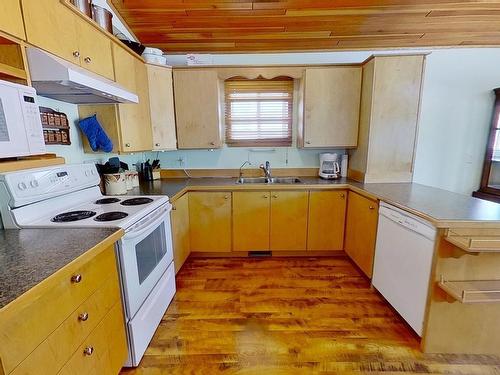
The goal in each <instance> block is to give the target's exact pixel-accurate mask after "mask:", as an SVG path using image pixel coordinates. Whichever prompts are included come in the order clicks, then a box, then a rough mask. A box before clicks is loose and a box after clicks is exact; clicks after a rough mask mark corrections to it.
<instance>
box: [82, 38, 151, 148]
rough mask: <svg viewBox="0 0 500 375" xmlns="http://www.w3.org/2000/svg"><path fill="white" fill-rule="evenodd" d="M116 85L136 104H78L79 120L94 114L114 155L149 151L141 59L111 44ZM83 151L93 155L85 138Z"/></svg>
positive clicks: (146, 93) (145, 76)
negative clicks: (108, 140)
mask: <svg viewBox="0 0 500 375" xmlns="http://www.w3.org/2000/svg"><path fill="white" fill-rule="evenodd" d="M113 56H114V62H115V74H116V82H117V83H118V84H119V85H121V86H122V87H124V88H126V89H127V90H129V91H131V92H134V93H136V94H137V96H138V97H139V103H130V104H110V105H80V106H78V112H79V116H80V118H85V117H88V116H92V115H94V114H96V115H97V119H98V120H99V123H100V124H101V125H102V127H103V128H104V130H105V131H106V133H107V134H108V136H109V137H110V138H111V140H112V141H113V152H119V153H130V152H139V151H151V150H152V148H153V136H152V131H151V115H150V107H149V88H148V73H147V70H146V65H145V64H144V63H143V62H142V60H140V59H138V58H136V57H135V56H133V55H132V54H131V53H129V52H128V51H127V50H125V49H124V48H122V47H121V46H119V45H117V44H115V43H113ZM83 146H84V150H85V152H90V153H92V152H93V151H92V149H91V148H90V146H89V144H88V142H87V140H86V139H84V142H83Z"/></svg>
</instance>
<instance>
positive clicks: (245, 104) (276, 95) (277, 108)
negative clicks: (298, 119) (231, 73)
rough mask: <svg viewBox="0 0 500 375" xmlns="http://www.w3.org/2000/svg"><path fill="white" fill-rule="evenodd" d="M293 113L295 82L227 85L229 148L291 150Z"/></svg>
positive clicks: (277, 80)
mask: <svg viewBox="0 0 500 375" xmlns="http://www.w3.org/2000/svg"><path fill="white" fill-rule="evenodd" d="M292 112H293V79H292V78H289V77H277V78H273V79H264V78H257V79H245V78H231V79H228V80H226V81H225V122H226V143H227V144H228V145H229V146H233V147H246V146H264V147H266V146H271V147H272V146H291V145H292Z"/></svg>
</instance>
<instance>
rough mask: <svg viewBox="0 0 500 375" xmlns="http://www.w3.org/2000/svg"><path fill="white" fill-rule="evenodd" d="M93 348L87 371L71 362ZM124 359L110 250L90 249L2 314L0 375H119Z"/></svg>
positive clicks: (85, 366) (116, 281)
mask: <svg viewBox="0 0 500 375" xmlns="http://www.w3.org/2000/svg"><path fill="white" fill-rule="evenodd" d="M77 275H79V278H78V279H75V277H76V276H77ZM75 280H79V281H75ZM100 327H104V328H100ZM91 346H92V347H93V348H94V350H93V353H92V354H91V355H86V358H85V359H88V362H92V365H90V367H89V365H88V364H86V363H85V364H84V363H80V362H75V361H74V360H73V358H74V357H75V356H81V355H82V354H83V349H84V347H85V348H86V347H91ZM87 357H88V358H87ZM126 358H127V341H126V337H125V324H124V321H123V311H122V304H121V296H120V285H119V277H118V270H117V266H116V257H115V249H114V245H111V246H108V247H106V248H104V249H92V250H89V252H87V253H85V254H83V255H82V256H81V257H80V258H78V259H76V260H75V261H73V262H72V263H70V264H69V265H67V266H66V267H64V268H62V269H61V270H59V271H57V272H56V273H55V274H53V275H51V276H50V277H48V278H47V279H46V280H44V281H42V282H41V283H40V284H38V285H36V286H35V287H33V288H32V289H30V290H29V291H27V292H26V293H25V294H23V295H21V296H20V297H19V298H17V299H16V300H14V301H13V302H11V303H10V304H8V305H7V306H5V307H3V308H2V309H0V374H2V375H3V374H5V375H7V374H15V375H21V374H26V375H27V374H37V373H43V374H57V373H59V372H60V371H61V370H62V369H63V368H67V369H68V371H65V372H64V371H63V372H64V373H68V374H69V373H71V374H117V373H118V372H119V371H120V369H121V367H122V365H123V364H124V363H125V360H126ZM68 366H70V367H68ZM2 371H3V372H2Z"/></svg>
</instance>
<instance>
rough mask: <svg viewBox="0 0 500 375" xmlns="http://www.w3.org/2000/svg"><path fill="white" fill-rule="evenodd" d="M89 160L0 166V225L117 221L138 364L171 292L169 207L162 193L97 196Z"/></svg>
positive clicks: (113, 224)
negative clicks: (30, 166) (19, 167)
mask: <svg viewBox="0 0 500 375" xmlns="http://www.w3.org/2000/svg"><path fill="white" fill-rule="evenodd" d="M99 181H100V178H99V175H98V173H97V169H96V167H95V165H93V164H74V165H61V166H54V167H47V168H37V169H28V170H23V171H16V172H10V173H4V174H0V213H1V218H2V223H3V226H4V227H5V228H6V229H22V228H99V227H107V228H122V229H124V230H125V235H124V236H123V237H122V238H121V239H120V241H119V242H118V243H117V245H116V252H117V257H118V259H119V266H120V267H119V268H120V280H121V287H122V297H123V302H124V307H125V315H126V316H125V318H126V324H127V333H128V335H127V338H128V346H129V359H128V361H127V363H126V365H127V366H137V365H138V364H139V362H140V360H141V358H142V356H143V354H144V352H145V350H146V348H147V346H148V344H149V342H150V341H151V338H152V337H153V334H154V332H155V330H156V328H157V327H158V324H159V322H160V321H161V318H162V316H163V314H164V313H165V310H166V309H167V307H168V305H169V304H170V301H171V300H172V298H173V296H174V294H175V272H174V264H173V248H172V233H171V226H170V211H171V209H172V205H171V204H170V203H169V200H168V197H166V196H160V195H157V196H103V195H102V194H101V192H100V189H99V186H98V185H99Z"/></svg>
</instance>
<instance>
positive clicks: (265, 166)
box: [259, 161, 272, 179]
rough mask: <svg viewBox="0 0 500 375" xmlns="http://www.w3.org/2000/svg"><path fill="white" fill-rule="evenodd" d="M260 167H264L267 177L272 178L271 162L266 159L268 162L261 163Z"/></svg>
mask: <svg viewBox="0 0 500 375" xmlns="http://www.w3.org/2000/svg"><path fill="white" fill-rule="evenodd" d="M259 168H260V169H262V170H263V171H264V174H265V175H266V178H267V179H271V178H272V177H271V163H269V162H268V161H266V164H265V165H264V164H261V165H260V166H259Z"/></svg>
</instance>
